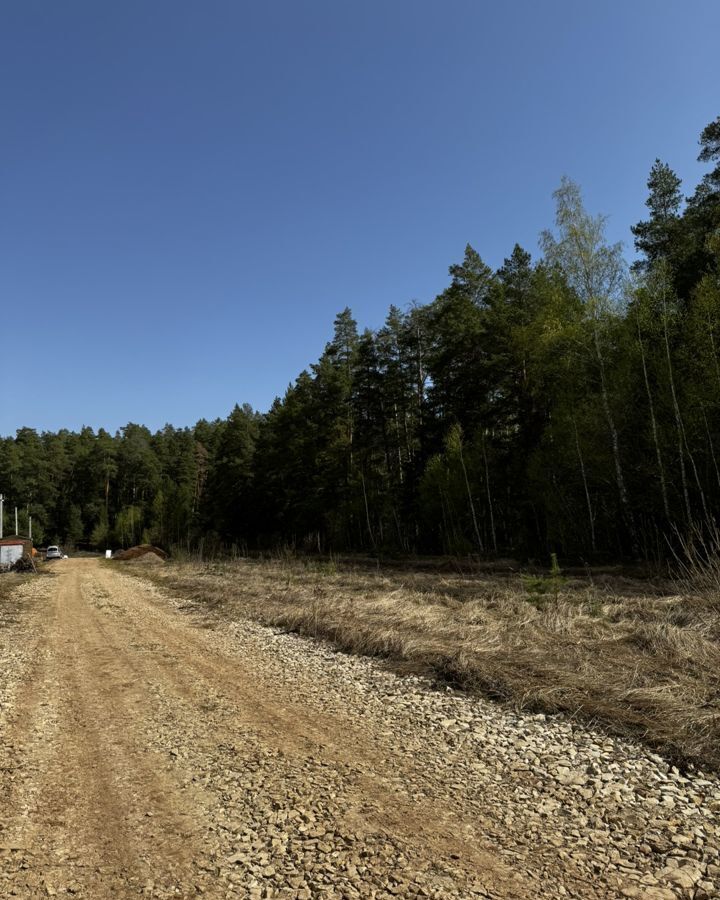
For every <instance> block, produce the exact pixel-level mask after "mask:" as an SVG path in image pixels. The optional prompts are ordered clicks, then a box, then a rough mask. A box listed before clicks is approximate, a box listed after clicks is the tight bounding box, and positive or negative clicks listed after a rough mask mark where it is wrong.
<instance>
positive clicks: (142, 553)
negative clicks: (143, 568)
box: [113, 544, 167, 565]
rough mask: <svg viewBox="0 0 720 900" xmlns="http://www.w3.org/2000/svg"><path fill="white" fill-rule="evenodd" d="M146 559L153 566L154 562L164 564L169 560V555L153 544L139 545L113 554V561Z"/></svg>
mask: <svg viewBox="0 0 720 900" xmlns="http://www.w3.org/2000/svg"><path fill="white" fill-rule="evenodd" d="M146 558H147V559H148V561H149V562H150V564H151V565H152V564H153V560H156V561H157V562H164V560H166V559H167V553H166V552H165V551H164V550H161V549H160V548H159V547H153V545H152V544H138V546H137V547H128V549H127V550H120V551H118V552H117V553H114V554H113V559H121V560H123V561H127V560H131V559H134V560H140V559H143V560H144V559H146Z"/></svg>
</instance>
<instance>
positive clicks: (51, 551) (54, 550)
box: [45, 546, 63, 559]
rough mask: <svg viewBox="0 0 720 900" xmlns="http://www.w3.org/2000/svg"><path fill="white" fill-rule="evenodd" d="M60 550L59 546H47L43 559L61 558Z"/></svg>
mask: <svg viewBox="0 0 720 900" xmlns="http://www.w3.org/2000/svg"><path fill="white" fill-rule="evenodd" d="M62 558H63V554H62V550H61V549H60V548H59V547H55V546H52V547H48V548H47V550H46V551H45V559H62Z"/></svg>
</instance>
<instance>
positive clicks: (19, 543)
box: [0, 535, 33, 570]
mask: <svg viewBox="0 0 720 900" xmlns="http://www.w3.org/2000/svg"><path fill="white" fill-rule="evenodd" d="M32 553H33V545H32V541H31V540H29V539H28V538H23V537H19V536H18V535H15V536H14V537H6V538H3V539H2V540H0V570H1V569H9V568H10V567H11V566H14V565H15V563H16V562H17V561H18V560H19V559H22V558H23V556H32Z"/></svg>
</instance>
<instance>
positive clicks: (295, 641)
mask: <svg viewBox="0 0 720 900" xmlns="http://www.w3.org/2000/svg"><path fill="white" fill-rule="evenodd" d="M55 571H56V572H57V574H56V575H54V576H53V577H42V578H36V579H33V580H30V581H27V582H25V583H23V584H22V585H20V586H19V587H18V588H17V589H16V590H15V591H14V594H13V604H14V608H15V610H16V611H15V614H14V615H13V616H12V617H9V618H8V619H7V620H3V622H4V624H3V626H2V627H0V859H1V865H0V895H2V896H19V897H27V898H35V897H47V896H54V895H73V896H76V897H85V898H88V900H90V898H92V900H103V898H105V897H133V896H147V897H156V898H166V897H188V898H189V897H196V896H199V895H204V896H207V897H211V898H216V897H217V898H225V897H238V898H253V900H254V898H266V897H267V898H275V897H278V898H280V897H283V898H285V897H286V898H300V900H310V898H314V897H318V898H319V897H322V898H338V900H339V898H352V897H368V898H373V897H374V898H388V897H410V898H412V897H435V898H460V897H462V898H465V897H468V898H470V897H490V898H535V897H548V898H556V897H561V896H562V897H577V898H606V897H623V896H624V897H642V898H645V900H664V898H667V900H671V898H675V897H694V898H696V900H702V898H709V897H714V896H718V886H719V885H720V858H719V855H718V847H719V846H720V824H719V822H720V815H719V814H720V783H719V782H718V779H717V777H715V776H711V775H706V774H703V773H701V772H696V771H692V772H690V773H684V774H681V773H680V772H678V771H677V770H674V769H672V768H670V767H669V766H668V764H667V763H666V762H664V761H663V760H662V759H661V758H660V757H657V756H654V755H653V754H651V753H648V752H647V751H646V750H643V749H641V748H639V747H637V746H635V745H633V744H631V743H627V742H623V741H621V740H618V739H611V738H609V737H607V736H605V735H603V734H601V733H597V732H594V731H592V730H591V729H588V728H586V727H581V726H576V725H574V724H573V723H572V722H569V721H567V720H566V719H563V718H549V717H545V716H525V715H516V714H513V713H512V712H509V711H507V710H504V709H502V708H500V707H497V706H495V705H493V704H491V703H488V702H486V701H483V700H481V699H478V698H471V697H467V696H464V695H461V694H456V693H454V692H445V693H442V692H438V691H436V690H432V689H431V686H430V685H429V684H428V683H426V682H425V681H424V680H423V679H421V678H417V677H412V678H407V677H406V678H403V677H400V676H398V675H395V674H393V673H391V672H389V671H387V670H386V669H384V668H383V667H382V666H380V665H378V664H376V663H375V662H373V661H371V660H368V659H363V658H359V657H352V656H347V655H344V654H340V653H336V652H334V651H333V650H332V649H330V648H328V647H327V646H325V645H323V644H319V643H316V642H313V641H311V640H308V639H305V638H301V637H298V636H295V635H291V634H285V633H282V632H281V631H279V630H278V629H269V628H265V627H262V626H260V625H257V624H255V623H252V622H250V621H246V620H238V621H234V622H231V623H228V622H227V621H220V620H218V619H213V618H211V617H208V616H207V615H206V614H204V613H203V612H202V610H201V609H199V608H196V607H195V606H192V605H188V604H187V603H186V602H185V601H183V600H181V599H177V598H174V597H173V596H172V595H171V594H169V593H167V592H165V591H162V590H160V589H159V588H157V587H156V586H154V585H153V584H151V583H149V582H147V581H144V580H142V579H139V578H137V577H134V576H129V575H126V574H123V573H122V572H118V571H117V570H116V569H114V568H112V567H110V566H107V565H105V564H104V563H103V562H100V561H96V560H66V561H63V562H62V564H61V565H58V567H57V568H56V570H55Z"/></svg>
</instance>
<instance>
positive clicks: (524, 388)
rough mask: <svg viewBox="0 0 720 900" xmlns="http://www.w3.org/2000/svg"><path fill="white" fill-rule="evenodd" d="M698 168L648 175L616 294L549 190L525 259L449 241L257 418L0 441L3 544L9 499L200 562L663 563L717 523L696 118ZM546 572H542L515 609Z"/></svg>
mask: <svg viewBox="0 0 720 900" xmlns="http://www.w3.org/2000/svg"><path fill="white" fill-rule="evenodd" d="M699 159H700V162H701V163H703V164H705V165H706V166H707V167H708V170H707V172H706V174H705V175H704V176H703V178H702V180H701V182H700V184H699V185H698V186H697V188H696V190H695V191H694V193H693V194H692V195H691V196H690V197H689V199H688V200H687V201H684V200H683V197H682V193H681V184H680V180H679V178H678V177H677V176H676V175H675V173H674V172H673V171H672V170H671V169H670V168H669V166H668V165H667V164H665V163H663V162H661V161H659V160H656V161H655V163H654V164H653V166H652V168H651V171H650V174H649V178H648V181H647V186H648V199H647V209H648V213H647V219H646V220H645V221H641V222H638V223H637V224H636V225H634V226H633V228H632V234H633V236H634V239H635V246H636V249H637V250H638V252H639V254H640V257H639V259H638V260H637V261H636V262H635V263H634V264H633V266H632V279H633V280H632V281H630V280H629V278H628V271H627V267H626V265H625V262H624V259H623V256H622V248H621V246H620V245H619V244H611V243H609V242H608V241H607V239H606V236H605V219H604V217H603V216H598V215H593V214H591V213H589V212H588V211H587V210H586V209H585V207H584V205H583V202H582V196H581V192H580V188H579V187H578V186H577V185H576V184H574V183H573V182H572V181H570V180H569V179H563V180H562V182H561V184H560V186H559V188H558V190H557V191H556V192H555V201H556V218H555V223H554V225H555V227H554V230H552V231H547V232H545V233H544V234H543V236H542V240H541V247H542V250H543V257H542V258H541V259H539V260H537V261H533V260H532V259H531V257H530V255H529V254H528V253H527V252H526V251H525V250H523V249H522V248H521V247H519V246H517V245H516V246H515V247H514V248H513V249H512V252H511V254H510V256H509V257H508V258H507V259H506V260H505V261H504V263H503V265H502V266H501V267H500V268H499V269H498V270H497V271H492V270H491V269H490V268H489V267H488V266H487V265H486V264H485V263H484V262H483V260H482V258H481V256H480V255H479V254H478V252H477V251H476V250H475V249H474V248H473V247H471V246H470V245H467V246H466V247H465V249H464V253H463V254H462V258H461V260H460V261H458V262H456V263H455V264H453V265H451V266H450V267H449V280H448V284H447V287H446V288H445V289H444V290H442V291H441V292H440V293H439V294H438V296H437V297H435V299H434V300H432V301H431V302H429V303H427V304H426V305H421V304H417V303H416V304H413V305H412V306H410V307H409V308H408V309H406V310H401V309H399V308H398V307H396V306H392V307H391V308H390V310H389V312H388V315H387V318H386V320H385V322H384V324H383V325H382V327H381V328H379V329H377V330H376V331H371V330H365V331H364V332H362V333H359V332H358V328H357V324H356V322H355V319H354V318H353V315H352V313H351V311H350V309H348V308H347V307H346V308H345V309H343V310H342V311H341V312H340V313H339V314H338V315H337V317H336V319H335V322H334V327H333V329H332V333H331V335H330V340H329V341H328V342H327V344H326V346H325V349H324V351H323V353H322V355H321V356H320V359H318V360H317V362H315V363H314V364H313V365H311V366H309V368H308V370H307V371H304V372H302V373H300V375H299V376H298V377H297V379H296V380H295V381H294V382H293V383H292V384H291V385H289V386H288V388H287V390H286V392H285V394H284V396H283V397H281V398H278V399H277V400H276V401H275V402H274V403H273V405H272V407H271V409H270V410H269V411H268V412H267V413H266V414H265V415H259V414H258V413H256V412H254V411H253V410H252V409H250V407H248V406H240V405H238V406H236V407H235V408H234V409H233V410H232V411H231V412H230V414H229V415H228V416H227V418H226V419H223V420H216V421H212V422H209V421H206V420H201V421H199V422H198V423H197V424H196V425H195V426H194V427H192V428H182V429H176V428H173V427H172V426H169V425H168V426H166V427H165V428H163V429H162V430H160V431H158V432H156V433H154V434H153V433H151V432H150V431H149V430H148V429H147V428H144V427H143V426H141V425H138V424H134V423H128V424H127V425H126V426H125V427H124V428H122V429H120V431H118V432H117V433H116V434H114V435H111V434H108V433H107V432H106V431H104V430H102V429H100V430H99V431H98V432H97V433H96V432H94V431H93V430H92V429H90V428H83V429H82V430H81V431H80V432H78V433H73V432H68V431H64V430H62V431H59V432H58V433H56V434H52V433H38V432H37V431H35V430H33V429H32V428H21V429H19V430H18V431H17V433H16V434H15V436H13V437H6V438H1V439H0V493H2V494H4V495H5V498H6V506H5V516H4V523H3V525H4V530H5V533H9V532H10V530H11V529H14V509H13V507H14V506H17V507H18V512H19V527H20V530H21V532H22V531H27V529H28V519H29V516H30V515H32V518H33V533H34V536H35V538H36V540H37V541H40V540H42V539H43V538H44V539H47V540H53V541H57V542H59V543H63V544H68V545H70V544H76V545H78V546H81V547H82V546H92V547H97V548H99V549H105V547H107V546H113V547H114V546H118V545H126V546H127V545H129V544H132V543H137V542H139V541H142V540H149V541H152V542H153V543H156V544H160V545H161V546H165V547H167V548H173V547H175V548H182V550H183V552H185V553H189V552H194V551H196V550H197V551H198V552H199V553H200V555H201V556H203V557H204V558H212V557H213V556H216V555H217V554H219V553H220V552H223V550H225V551H227V550H229V549H230V548H236V549H237V548H238V547H240V548H242V552H243V553H246V552H248V551H249V550H268V549H276V548H277V547H283V546H284V547H287V548H288V552H290V553H292V554H293V556H294V555H296V554H298V553H300V552H302V551H313V552H317V553H318V554H321V555H322V556H324V557H327V556H328V555H330V556H331V558H333V557H332V554H335V553H339V552H346V551H358V552H361V553H366V554H372V555H374V556H376V557H379V556H381V555H384V554H391V553H401V554H412V553H427V552H429V553H446V554H453V555H456V554H474V555H475V556H478V557H483V556H490V555H495V554H496V553H502V554H507V555H513V556H515V557H519V558H521V559H528V558H530V559H532V558H540V559H543V558H547V557H548V554H549V553H550V549H551V548H553V549H557V552H558V553H559V554H561V555H562V556H563V557H565V558H569V557H574V558H578V557H581V558H583V559H588V560H590V561H592V560H595V559H602V558H607V557H627V556H632V557H637V556H639V555H644V556H646V557H648V558H653V559H657V558H658V557H660V556H663V555H666V554H667V553H668V552H669V547H670V543H671V542H672V540H673V539H674V537H673V536H674V535H677V534H678V533H679V534H685V533H687V532H688V530H689V529H691V528H692V527H693V524H694V523H696V522H697V521H698V520H701V521H706V522H707V521H711V520H713V519H716V518H717V517H718V516H720V456H719V454H720V118H718V119H716V120H715V121H713V122H711V123H710V124H709V125H708V126H707V127H706V128H705V129H704V130H703V132H702V134H701V136H700V155H699ZM233 552H236V550H234V551H233ZM562 579H563V576H562V573H561V571H560V569H559V567H558V565H557V558H556V557H554V556H552V563H551V567H550V571H549V573H547V574H545V575H543V576H538V577H537V578H528V579H527V580H526V590H527V593H528V595H529V597H530V598H531V599H532V600H533V602H536V603H537V604H539V605H542V604H543V603H545V602H546V601H547V598H548V597H550V596H557V594H558V592H559V590H560V589H561V587H562V583H563V580H562Z"/></svg>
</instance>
